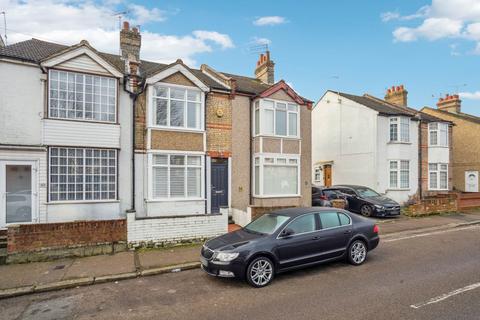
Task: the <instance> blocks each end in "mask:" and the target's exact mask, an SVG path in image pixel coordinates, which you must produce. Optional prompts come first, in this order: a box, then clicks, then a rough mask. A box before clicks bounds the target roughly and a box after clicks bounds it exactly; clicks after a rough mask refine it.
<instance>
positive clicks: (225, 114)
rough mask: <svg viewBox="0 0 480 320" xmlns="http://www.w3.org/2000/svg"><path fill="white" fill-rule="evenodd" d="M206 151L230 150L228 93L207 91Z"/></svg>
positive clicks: (230, 121)
mask: <svg viewBox="0 0 480 320" xmlns="http://www.w3.org/2000/svg"><path fill="white" fill-rule="evenodd" d="M205 109H206V111H205V112H206V117H207V121H206V128H207V151H209V152H221V153H227V154H230V153H231V151H232V100H231V99H230V97H229V95H228V94H219V93H209V94H208V96H207V103H206V107H205Z"/></svg>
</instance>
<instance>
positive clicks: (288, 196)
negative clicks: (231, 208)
mask: <svg viewBox="0 0 480 320" xmlns="http://www.w3.org/2000/svg"><path fill="white" fill-rule="evenodd" d="M253 197H254V198H258V199H270V198H301V197H302V196H301V195H299V194H282V195H263V196H259V195H254V196H253Z"/></svg>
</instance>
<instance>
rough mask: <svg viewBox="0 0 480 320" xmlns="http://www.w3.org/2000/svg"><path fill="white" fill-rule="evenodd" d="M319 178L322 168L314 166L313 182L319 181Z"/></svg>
mask: <svg viewBox="0 0 480 320" xmlns="http://www.w3.org/2000/svg"><path fill="white" fill-rule="evenodd" d="M321 178H322V169H320V168H319V167H316V168H315V176H314V181H315V182H320V180H321Z"/></svg>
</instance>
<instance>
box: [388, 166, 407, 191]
mask: <svg viewBox="0 0 480 320" xmlns="http://www.w3.org/2000/svg"><path fill="white" fill-rule="evenodd" d="M389 188H390V189H409V188H410V161H408V160H390V166H389Z"/></svg>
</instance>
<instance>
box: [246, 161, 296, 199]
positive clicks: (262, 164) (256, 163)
mask: <svg viewBox="0 0 480 320" xmlns="http://www.w3.org/2000/svg"><path fill="white" fill-rule="evenodd" d="M266 159H267V160H268V159H273V162H268V163H267V162H266ZM279 159H280V161H283V160H285V161H286V163H280V162H279ZM291 161H296V163H295V164H293V163H291ZM265 165H267V166H291V167H297V173H298V177H297V193H294V194H281V195H271V194H265V193H264V179H263V177H264V167H265ZM257 166H258V167H259V178H260V181H259V182H260V183H259V189H260V190H258V191H259V192H257V190H256V188H255V185H256V178H255V167H257ZM301 176H302V172H301V164H300V155H285V154H281V155H279V154H276V153H275V154H270V153H261V154H255V155H254V156H253V161H252V181H253V183H252V187H253V192H252V193H253V195H254V196H255V197H256V198H288V197H300V196H301V188H302V186H301V184H300V181H301Z"/></svg>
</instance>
